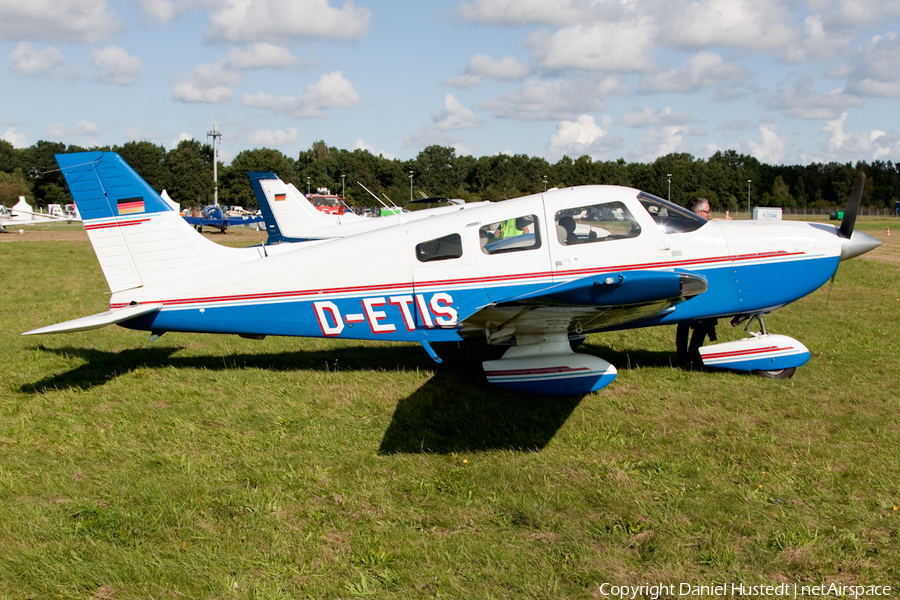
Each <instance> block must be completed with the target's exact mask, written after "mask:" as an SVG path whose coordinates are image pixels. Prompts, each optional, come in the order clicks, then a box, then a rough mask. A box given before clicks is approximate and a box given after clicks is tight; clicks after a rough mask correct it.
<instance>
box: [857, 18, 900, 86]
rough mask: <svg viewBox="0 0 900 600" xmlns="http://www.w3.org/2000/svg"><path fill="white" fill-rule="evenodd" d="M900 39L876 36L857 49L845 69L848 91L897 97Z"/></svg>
mask: <svg viewBox="0 0 900 600" xmlns="http://www.w3.org/2000/svg"><path fill="white" fill-rule="evenodd" d="M898 56H900V36H898V35H897V34H896V33H888V34H885V35H876V36H874V37H873V38H872V39H871V40H869V41H868V42H867V43H866V44H864V45H863V46H862V47H860V48H859V49H858V50H857V51H856V53H855V55H854V57H853V60H852V64H851V65H849V67H848V69H847V91H848V92H849V93H851V94H858V95H861V96H879V97H884V98H896V97H898V96H900V70H898V68H897V57H898Z"/></svg>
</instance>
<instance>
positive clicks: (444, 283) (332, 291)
mask: <svg viewBox="0 0 900 600" xmlns="http://www.w3.org/2000/svg"><path fill="white" fill-rule="evenodd" d="M137 223H139V222H135V223H134V224H137ZM111 226H113V227H114V226H116V225H115V224H113V225H111ZM805 254H806V253H805V252H784V251H777V252H764V253H754V254H742V255H738V256H717V257H712V258H704V259H693V260H685V261H669V262H653V263H640V264H631V265H618V266H611V267H604V268H599V269H597V268H594V269H580V270H573V271H556V272H553V271H541V272H536V273H518V274H510V275H495V276H491V277H468V278H464V279H439V280H433V281H416V282H415V289H416V290H420V289H424V288H432V287H441V288H448V287H457V286H463V285H473V284H474V285H479V284H480V285H482V286H484V287H489V286H490V285H492V284H501V283H513V282H522V283H527V282H529V281H533V280H535V279H543V278H549V277H554V276H555V277H557V278H561V277H573V276H586V275H588V274H595V275H602V274H604V273H617V272H620V271H637V270H645V269H646V270H654V269H655V270H658V269H662V268H673V267H683V266H693V267H697V266H701V265H702V266H714V265H719V264H723V263H726V264H727V263H733V262H736V261H747V260H757V259H768V258H789V257H794V256H803V255H805ZM412 287H413V282H411V281H410V282H405V283H392V284H372V285H362V286H347V287H336V288H322V289H310V290H290V291H285V292H269V293H260V294H235V295H230V296H204V297H196V298H176V299H171V300H145V301H144V302H145V303H147V302H152V303H155V304H162V305H163V306H173V307H174V306H183V305H189V304H214V303H221V302H260V301H266V300H285V299H292V298H293V299H298V300H300V299H304V298H306V297H308V296H317V297H320V298H322V297H329V296H333V295H336V294H355V293H385V291H386V290H398V289H400V290H402V289H410V288H412ZM123 306H128V303H127V302H126V303H117V304H110V308H121V307H123Z"/></svg>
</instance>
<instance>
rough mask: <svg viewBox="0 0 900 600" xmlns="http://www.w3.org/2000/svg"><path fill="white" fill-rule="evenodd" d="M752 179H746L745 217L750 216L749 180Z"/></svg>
mask: <svg viewBox="0 0 900 600" xmlns="http://www.w3.org/2000/svg"><path fill="white" fill-rule="evenodd" d="M751 181H753V180H752V179H748V180H747V218H748V219H749V218H750V182H751Z"/></svg>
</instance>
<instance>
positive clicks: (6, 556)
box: [0, 218, 900, 599]
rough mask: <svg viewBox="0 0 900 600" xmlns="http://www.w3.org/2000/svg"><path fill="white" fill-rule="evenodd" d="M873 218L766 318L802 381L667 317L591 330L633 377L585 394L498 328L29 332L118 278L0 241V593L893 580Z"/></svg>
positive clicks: (598, 590)
mask: <svg viewBox="0 0 900 600" xmlns="http://www.w3.org/2000/svg"><path fill="white" fill-rule="evenodd" d="M891 224H895V225H896V230H897V231H895V233H894V237H890V238H889V237H886V236H885V230H886V227H887V226H890V225H891ZM858 227H859V228H860V229H863V230H866V231H867V232H869V233H871V234H873V235H876V236H877V237H879V238H881V239H884V240H885V242H886V243H885V244H884V245H883V246H882V247H881V248H879V249H878V250H877V251H875V252H873V253H871V254H870V255H867V256H866V257H862V258H858V259H855V260H852V261H848V262H845V263H843V264H842V265H841V267H840V269H839V271H838V274H837V277H836V281H835V283H834V286H833V289H831V291H830V297H829V289H828V286H827V285H826V286H825V287H823V288H822V289H820V290H819V291H817V292H815V293H814V294H812V295H811V296H809V297H807V298H805V299H803V300H801V301H799V302H797V303H795V304H793V305H790V306H788V307H786V308H785V309H782V310H780V311H778V312H776V313H773V314H772V315H770V316H769V317H768V318H767V319H766V325H767V327H768V329H769V331H771V332H773V333H783V334H786V335H790V336H793V337H796V338H797V339H799V340H800V341H802V342H803V343H805V344H806V345H807V346H808V347H809V348H810V350H811V352H812V359H811V360H810V362H809V363H808V364H807V365H806V366H804V367H802V368H800V369H798V370H797V374H796V376H795V377H794V378H793V379H791V380H787V381H773V380H766V379H761V378H757V377H752V376H744V375H738V374H733V373H727V372H702V371H685V370H681V369H678V368H673V367H672V363H673V362H674V336H675V331H674V327H659V328H655V329H650V330H634V331H624V332H614V333H608V334H602V335H592V336H590V337H589V338H588V340H587V343H586V344H585V345H584V346H583V347H582V348H581V351H586V352H591V353H594V354H597V355H599V356H601V357H603V358H605V359H607V360H609V361H610V362H612V363H613V364H615V365H616V366H617V367H618V369H619V376H618V378H617V379H616V381H614V382H613V383H612V384H611V385H610V386H608V387H607V388H605V389H603V390H601V391H600V392H598V393H594V394H590V395H588V396H584V397H578V398H562V397H525V396H517V395H515V394H511V393H507V392H504V391H502V390H499V389H497V388H493V387H489V386H488V385H487V384H486V383H485V381H484V376H483V374H482V371H481V367H480V361H481V360H485V359H487V358H491V357H495V356H496V355H497V352H496V351H495V350H493V349H490V348H486V347H484V346H482V345H479V344H464V345H461V346H457V345H455V344H444V345H437V346H436V350H437V351H438V353H439V354H440V355H441V356H442V357H443V358H444V364H442V365H436V364H435V363H434V362H432V361H431V360H430V359H429V358H428V356H427V355H426V353H425V352H424V350H422V349H421V348H420V347H418V346H415V345H406V344H389V343H370V342H342V341H334V340H311V339H279V338H271V337H270V338H266V339H265V340H261V341H252V340H245V339H241V338H238V337H236V336H211V335H188V334H174V333H170V334H166V335H165V336H163V337H162V338H160V339H158V340H156V341H151V340H150V339H149V335H148V334H147V333H143V332H133V331H129V330H125V329H122V328H118V327H109V328H105V329H101V330H97V331H93V332H85V333H76V334H66V335H58V336H45V337H27V338H26V337H21V336H19V334H20V333H21V332H23V331H26V330H29V329H33V328H36V327H40V326H43V325H48V324H52V323H56V322H59V321H63V320H67V319H72V318H76V317H80V316H85V315H89V314H94V313H97V312H101V311H103V310H105V308H106V303H107V300H108V292H107V287H106V283H105V281H104V280H103V277H102V274H101V272H100V270H99V267H98V265H97V263H96V260H95V258H94V255H93V252H92V250H91V248H90V245H89V243H88V242H87V241H86V237H85V238H83V239H81V238H79V236H78V235H75V236H72V239H64V240H62V241H31V239H32V238H33V237H35V236H36V235H37V234H32V232H30V231H26V232H25V233H24V234H21V235H20V234H0V237H3V236H15V237H14V238H5V239H2V240H0V242H7V241H8V243H0V264H2V267H0V274H2V281H3V284H2V286H0V290H2V291H0V294H2V296H0V297H2V313H0V324H2V326H0V336H2V338H0V365H2V368H0V598H4V599H6V598H9V599H25V598H35V599H42V598H73V599H75V598H78V599H92V598H93V599H126V598H127V599H137V598H142V599H146V598H154V599H161V598H192V599H194V598H197V599H201V598H202V599H207V598H208V599H213V598H215V599H226V598H227V599H230V598H241V599H243V598H246V599H269V598H271V599H297V598H368V597H373V598H435V597H437V598H510V599H522V598H602V597H604V595H603V594H604V593H608V590H609V587H608V586H607V587H604V586H603V584H605V583H607V584H614V585H624V584H628V585H642V584H643V585H653V584H665V585H671V584H680V583H690V584H693V585H709V584H713V583H744V584H763V583H789V584H792V585H793V584H794V583H798V584H803V583H808V584H816V585H818V584H822V583H838V584H840V585H857V584H860V585H893V586H895V587H894V590H893V592H892V596H895V595H897V594H900V590H898V588H897V587H896V586H897V584H898V582H900V552H898V548H900V510H898V506H900V391H898V389H900V356H898V353H900V319H898V316H900V242H898V241H896V240H898V237H897V236H900V221H886V220H881V221H878V220H869V221H866V220H865V219H862V218H861V219H860V222H859V223H858ZM229 235H230V233H229V234H227V235H225V236H221V237H219V238H214V239H217V241H218V240H221V241H228V240H229V239H233V238H229ZM785 283H786V282H777V281H773V282H772V285H784V284H785ZM719 334H720V336H719V337H720V339H723V340H724V339H736V338H738V337H740V336H741V335H742V331H741V328H737V329H733V328H731V327H730V326H729V325H728V324H727V323H725V322H722V323H720V325H719Z"/></svg>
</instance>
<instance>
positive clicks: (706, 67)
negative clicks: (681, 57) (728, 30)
mask: <svg viewBox="0 0 900 600" xmlns="http://www.w3.org/2000/svg"><path fill="white" fill-rule="evenodd" d="M748 76H749V74H748V73H747V71H745V70H744V69H742V68H741V67H739V66H737V65H730V64H728V63H726V62H725V60H724V59H723V58H722V57H721V56H720V55H718V54H715V53H713V52H706V51H703V52H698V53H697V54H694V55H693V56H691V57H690V58H689V59H688V60H687V61H685V63H684V65H682V68H681V69H680V70H676V69H672V70H670V71H665V72H663V73H654V74H648V75H645V76H644V78H643V81H642V84H641V88H640V91H641V92H645V93H646V92H657V93H658V92H675V93H680V94H689V93H692V92H696V91H698V90H700V89H701V88H705V87H712V88H714V87H718V86H721V85H724V84H736V83H742V82H743V81H745V80H746V79H747V78H748Z"/></svg>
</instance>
